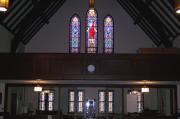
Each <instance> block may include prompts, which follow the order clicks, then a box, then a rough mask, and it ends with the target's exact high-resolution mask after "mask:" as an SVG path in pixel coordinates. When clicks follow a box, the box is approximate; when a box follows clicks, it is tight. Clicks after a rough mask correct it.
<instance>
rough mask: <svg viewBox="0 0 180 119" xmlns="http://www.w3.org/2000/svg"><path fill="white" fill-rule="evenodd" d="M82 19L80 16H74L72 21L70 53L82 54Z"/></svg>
mask: <svg viewBox="0 0 180 119" xmlns="http://www.w3.org/2000/svg"><path fill="white" fill-rule="evenodd" d="M80 29H81V28H80V19H79V17H78V15H74V16H73V17H72V18H71V21H70V53H79V52H80V36H81V30H80Z"/></svg>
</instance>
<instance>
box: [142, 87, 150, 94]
mask: <svg viewBox="0 0 180 119" xmlns="http://www.w3.org/2000/svg"><path fill="white" fill-rule="evenodd" d="M141 92H142V93H149V88H148V87H146V86H143V87H142V88H141Z"/></svg>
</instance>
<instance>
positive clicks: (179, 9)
mask: <svg viewBox="0 0 180 119" xmlns="http://www.w3.org/2000/svg"><path fill="white" fill-rule="evenodd" d="M174 3H175V12H176V14H180V0H174Z"/></svg>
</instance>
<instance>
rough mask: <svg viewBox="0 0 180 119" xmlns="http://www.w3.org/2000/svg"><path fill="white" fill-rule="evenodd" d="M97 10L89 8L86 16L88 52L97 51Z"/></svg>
mask: <svg viewBox="0 0 180 119" xmlns="http://www.w3.org/2000/svg"><path fill="white" fill-rule="evenodd" d="M97 34H98V28H97V12H96V10H94V9H89V10H88V12H87V18H86V50H87V51H86V52H87V53H96V52H97Z"/></svg>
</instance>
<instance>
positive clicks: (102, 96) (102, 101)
mask: <svg viewBox="0 0 180 119" xmlns="http://www.w3.org/2000/svg"><path fill="white" fill-rule="evenodd" d="M104 112H105V91H99V113H104Z"/></svg>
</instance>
